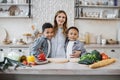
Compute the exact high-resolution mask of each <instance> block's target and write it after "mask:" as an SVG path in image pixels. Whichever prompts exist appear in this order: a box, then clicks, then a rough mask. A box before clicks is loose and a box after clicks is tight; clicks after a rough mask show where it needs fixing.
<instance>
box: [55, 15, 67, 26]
mask: <svg viewBox="0 0 120 80" xmlns="http://www.w3.org/2000/svg"><path fill="white" fill-rule="evenodd" d="M56 21H57V24H58V26H63V24H64V23H65V21H66V15H65V14H64V13H60V14H58V15H57V17H56Z"/></svg>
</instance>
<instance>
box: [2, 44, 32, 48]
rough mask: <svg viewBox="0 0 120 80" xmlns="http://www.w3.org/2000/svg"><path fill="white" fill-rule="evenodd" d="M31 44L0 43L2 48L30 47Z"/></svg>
mask: <svg viewBox="0 0 120 80" xmlns="http://www.w3.org/2000/svg"><path fill="white" fill-rule="evenodd" d="M29 46H30V44H27V45H19V44H18V45H17V44H16V45H14V44H9V45H5V44H0V47H1V48H29Z"/></svg>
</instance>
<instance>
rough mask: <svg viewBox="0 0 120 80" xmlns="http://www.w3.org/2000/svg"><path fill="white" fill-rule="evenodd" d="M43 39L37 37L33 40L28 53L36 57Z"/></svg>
mask: <svg viewBox="0 0 120 80" xmlns="http://www.w3.org/2000/svg"><path fill="white" fill-rule="evenodd" d="M43 41H44V40H43V39H41V38H38V39H36V40H35V41H34V43H33V44H32V46H31V49H30V53H31V54H32V55H34V56H35V57H37V55H38V54H39V53H40V50H39V49H40V48H41V47H42V43H43Z"/></svg>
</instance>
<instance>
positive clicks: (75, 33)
mask: <svg viewBox="0 0 120 80" xmlns="http://www.w3.org/2000/svg"><path fill="white" fill-rule="evenodd" d="M67 36H68V39H69V40H70V41H75V40H77V38H78V31H77V30H76V29H70V30H69V31H68V34H67Z"/></svg>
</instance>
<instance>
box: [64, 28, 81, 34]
mask: <svg viewBox="0 0 120 80" xmlns="http://www.w3.org/2000/svg"><path fill="white" fill-rule="evenodd" d="M70 29H75V30H76V31H77V32H78V33H79V30H78V28H77V27H74V26H72V27H69V28H68V29H67V32H66V33H67V34H68V32H69V30H70Z"/></svg>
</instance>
